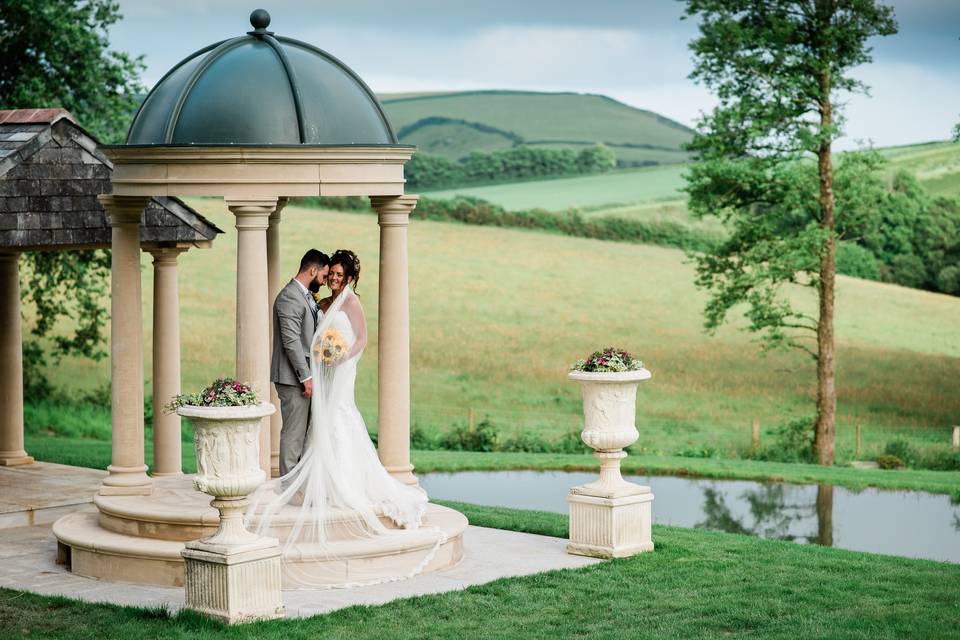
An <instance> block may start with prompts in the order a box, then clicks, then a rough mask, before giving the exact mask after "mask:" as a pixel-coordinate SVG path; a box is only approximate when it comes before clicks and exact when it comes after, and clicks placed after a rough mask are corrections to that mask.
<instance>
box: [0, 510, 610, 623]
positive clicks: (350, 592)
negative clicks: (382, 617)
mask: <svg viewBox="0 0 960 640" xmlns="http://www.w3.org/2000/svg"><path fill="white" fill-rule="evenodd" d="M565 544H566V540H562V539H559V538H550V537H547V536H537V535H531V534H528V533H516V532H513V531H502V530H499V529H487V528H484V527H473V526H470V527H467V530H466V531H465V532H464V549H465V558H464V560H463V561H462V562H461V563H460V564H459V565H457V566H455V567H452V568H450V569H447V570H445V571H438V572H436V573H431V574H427V575H423V576H418V577H416V578H413V579H411V580H404V581H401V582H391V583H387V584H381V585H375V586H371V587H360V588H356V589H330V590H325V591H306V590H305V591H284V592H283V601H284V604H285V605H286V607H287V617H305V616H312V615H316V614H319V613H328V612H330V611H335V610H337V609H342V608H345V607H349V606H353V605H358V604H364V605H376V604H383V603H386V602H390V601H391V600H396V599H399V598H408V597H412V596H418V595H424V594H430V593H443V592H446V591H454V590H458V589H464V588H466V587H469V586H471V585H475V584H482V583H485V582H490V581H492V580H496V579H498V578H505V577H515V576H523V575H529V574H532V573H539V572H541V571H548V570H551V569H563V568H576V567H584V566H587V565H590V564H594V563H596V562H600V561H599V560H595V559H592V558H584V557H581V556H571V555H567V553H566V552H565V551H564V545H565ZM56 547H57V545H56V540H55V539H54V537H53V534H52V533H51V531H50V526H49V525H35V526H31V527H17V528H6V529H0V587H8V588H11V589H22V590H26V591H33V592H35V593H41V594H45V595H64V596H68V597H71V598H79V599H81V600H86V601H89V602H109V603H113V604H122V605H134V606H141V607H158V606H165V607H168V608H169V609H171V610H174V611H175V610H177V609H179V608H181V607H182V606H183V589H180V588H165V587H150V586H142V585H131V584H122V583H116V582H105V581H101V580H95V579H92V578H83V577H80V576H76V575H73V574H72V573H69V572H67V571H66V570H65V569H64V568H63V567H61V566H59V565H57V564H56V562H55V559H56Z"/></svg>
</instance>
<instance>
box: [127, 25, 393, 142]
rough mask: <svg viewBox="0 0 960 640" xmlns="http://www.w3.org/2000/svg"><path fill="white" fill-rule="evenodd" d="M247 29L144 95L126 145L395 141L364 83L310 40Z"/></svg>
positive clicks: (258, 28) (261, 27)
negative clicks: (308, 42) (247, 30)
mask: <svg viewBox="0 0 960 640" xmlns="http://www.w3.org/2000/svg"><path fill="white" fill-rule="evenodd" d="M250 22H251V24H252V25H253V26H254V30H253V31H250V32H248V33H247V34H246V35H243V36H240V37H238V38H233V39H230V40H224V41H222V42H218V43H216V44H212V45H210V46H209V47H206V48H204V49H201V50H200V51H197V52H196V53H194V54H193V55H191V56H189V57H187V58H186V59H184V60H183V61H182V62H180V63H179V64H178V65H177V66H175V67H174V68H173V69H171V70H170V71H169V72H167V74H166V75H165V76H164V77H163V78H161V80H160V82H158V83H157V85H156V86H155V87H154V88H153V90H152V91H151V92H150V93H149V95H147V97H146V99H145V100H144V102H143V104H142V105H141V106H140V110H139V111H138V112H137V115H136V117H135V118H134V120H133V124H131V125H130V131H129V132H128V134H127V144H131V145H141V144H143V145H153V144H155V145H179V144H198V145H233V144H236V145H257V144H276V145H299V144H323V145H350V144H358V145H377V144H396V143H397V139H396V137H395V136H394V134H393V130H392V129H391V127H390V123H389V122H388V121H387V118H386V115H385V114H384V112H383V108H382V107H381V106H380V103H379V102H377V99H376V97H375V96H374V95H373V92H372V91H370V88H369V87H368V86H367V85H366V84H364V82H363V80H361V79H360V77H359V76H357V74H355V73H354V72H353V71H351V70H350V68H349V67H347V66H346V65H345V64H343V63H342V62H340V61H339V60H337V59H336V58H334V57H333V56H331V55H330V54H328V53H326V52H325V51H321V50H320V49H317V48H316V47H314V46H312V45H309V44H307V43H305V42H300V41H299V40H294V39H292V38H284V37H280V36H275V35H274V34H273V32H271V31H267V27H268V26H269V24H270V16H269V14H267V12H266V11H264V10H262V9H258V10H257V11H254V12H253V13H252V14H251V15H250Z"/></svg>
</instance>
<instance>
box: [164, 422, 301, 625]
mask: <svg viewBox="0 0 960 640" xmlns="http://www.w3.org/2000/svg"><path fill="white" fill-rule="evenodd" d="M275 410H276V409H275V408H274V406H273V405H272V404H269V403H263V404H259V405H254V406H247V407H193V406H185V407H181V408H180V409H178V410H177V413H179V414H180V415H181V416H184V417H186V418H189V419H190V421H191V422H192V423H193V426H194V430H195V432H196V450H197V476H196V478H195V479H194V483H193V484H194V487H195V488H196V489H197V490H198V491H202V492H204V493H208V494H210V495H211V496H213V500H211V502H210V505H211V506H212V507H214V508H216V509H217V510H218V511H219V512H220V525H219V528H218V529H217V532H216V533H215V534H213V535H212V536H210V537H208V538H202V539H200V540H194V541H192V542H188V543H186V545H185V548H184V550H183V551H182V552H181V555H182V556H183V560H184V564H185V572H184V587H185V590H186V597H185V601H186V607H187V608H188V609H193V610H195V611H199V612H200V613H203V614H206V615H208V616H211V617H213V618H217V619H218V620H221V621H223V622H226V623H228V624H234V623H238V622H252V621H254V620H268V619H272V618H280V617H283V615H284V607H283V601H282V599H281V595H280V575H281V572H280V554H281V551H280V546H279V543H278V541H277V540H276V539H275V538H265V537H261V536H258V535H256V534H254V533H251V532H249V531H247V530H246V529H245V528H244V526H243V512H244V509H245V508H246V506H247V504H248V499H247V496H248V495H249V494H250V493H251V492H252V491H253V490H254V489H256V488H257V487H258V486H260V484H262V483H263V482H264V480H265V479H266V474H265V473H264V471H263V469H262V468H261V467H260V424H261V419H262V418H265V417H267V416H269V415H272V414H273V413H274V411H275Z"/></svg>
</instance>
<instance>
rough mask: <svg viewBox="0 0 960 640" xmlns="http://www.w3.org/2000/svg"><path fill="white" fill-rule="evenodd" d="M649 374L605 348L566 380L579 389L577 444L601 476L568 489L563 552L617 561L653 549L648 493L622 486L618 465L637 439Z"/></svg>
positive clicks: (627, 355) (626, 357)
mask: <svg viewBox="0 0 960 640" xmlns="http://www.w3.org/2000/svg"><path fill="white" fill-rule="evenodd" d="M651 377H652V375H651V373H650V372H649V371H647V370H646V369H644V367H643V362H641V361H640V360H638V359H636V358H634V357H633V356H632V355H630V353H629V352H627V351H625V350H623V349H617V348H614V347H607V348H606V349H603V350H602V351H596V352H594V353H593V354H591V355H590V357H589V358H586V359H584V360H578V361H577V362H575V363H573V365H572V366H571V367H570V371H569V373H567V378H568V379H569V380H571V381H573V382H577V383H579V384H580V391H581V394H582V395H583V432H582V433H581V434H580V439H581V440H583V442H584V443H585V444H586V445H587V446H588V447H590V448H592V449H593V450H594V454H593V455H594V456H595V457H596V458H597V459H598V460H599V461H600V477H599V478H598V479H597V480H594V481H593V482H588V483H587V484H584V485H581V486H578V487H573V488H571V489H570V495H568V496H567V502H568V504H569V505H570V542H569V544H568V545H567V552H568V553H573V554H578V555H585V556H596V557H601V558H616V557H623V556H628V555H633V554H634V553H640V552H642V551H652V550H653V539H652V537H651V521H652V515H651V514H652V502H653V493H652V492H651V491H650V487H645V486H640V485H637V484H633V483H632V482H627V481H626V480H624V479H623V476H622V475H621V473H620V462H621V460H623V458H625V457H627V453H626V452H625V451H624V450H623V449H624V447H627V446H630V445H631V444H633V443H634V442H636V441H637V439H638V438H639V437H640V432H638V431H637V427H636V418H637V387H638V386H639V384H640V383H641V382H643V381H644V380H649V379H650V378H651Z"/></svg>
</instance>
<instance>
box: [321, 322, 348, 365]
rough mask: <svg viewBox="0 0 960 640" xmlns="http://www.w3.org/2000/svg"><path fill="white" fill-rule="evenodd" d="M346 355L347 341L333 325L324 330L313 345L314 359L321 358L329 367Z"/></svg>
mask: <svg viewBox="0 0 960 640" xmlns="http://www.w3.org/2000/svg"><path fill="white" fill-rule="evenodd" d="M346 356H347V342H346V340H344V339H343V336H342V335H340V332H339V331H337V330H336V329H334V328H332V327H331V328H329V329H327V330H326V331H324V332H323V335H322V336H320V340H319V341H317V343H316V344H314V347H313V358H314V361H316V360H320V361H322V362H323V364H325V365H326V366H328V367H332V366H334V365H336V364H337V363H338V362H340V361H341V360H343V359H344V358H345V357H346Z"/></svg>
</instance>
